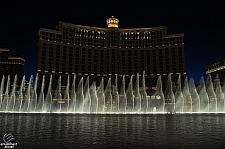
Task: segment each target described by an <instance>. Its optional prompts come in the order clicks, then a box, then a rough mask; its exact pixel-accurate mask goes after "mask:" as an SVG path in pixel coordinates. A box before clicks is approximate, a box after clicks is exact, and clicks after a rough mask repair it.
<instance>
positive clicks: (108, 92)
mask: <svg viewBox="0 0 225 149" xmlns="http://www.w3.org/2000/svg"><path fill="white" fill-rule="evenodd" d="M111 90H112V87H111V77H109V79H108V83H107V85H106V88H105V92H104V93H105V106H106V107H105V112H111V111H112V106H113V103H112V94H111Z"/></svg>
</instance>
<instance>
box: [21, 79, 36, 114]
mask: <svg viewBox="0 0 225 149" xmlns="http://www.w3.org/2000/svg"><path fill="white" fill-rule="evenodd" d="M32 81H33V76H32V75H31V77H30V80H29V84H28V87H27V90H25V95H24V96H23V98H24V100H23V103H22V107H24V108H22V109H21V111H20V112H28V111H29V106H30V97H31V85H32Z"/></svg>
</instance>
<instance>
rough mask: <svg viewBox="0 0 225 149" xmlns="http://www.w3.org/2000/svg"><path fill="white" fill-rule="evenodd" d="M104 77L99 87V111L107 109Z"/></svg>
mask: <svg viewBox="0 0 225 149" xmlns="http://www.w3.org/2000/svg"><path fill="white" fill-rule="evenodd" d="M104 92H105V91H104V78H102V80H101V82H100V85H99V87H98V89H97V96H98V112H104V109H105V93H104Z"/></svg>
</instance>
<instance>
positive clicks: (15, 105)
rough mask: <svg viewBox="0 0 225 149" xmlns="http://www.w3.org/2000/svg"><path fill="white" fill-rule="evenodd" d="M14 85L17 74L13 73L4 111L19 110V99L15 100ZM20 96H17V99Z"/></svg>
mask: <svg viewBox="0 0 225 149" xmlns="http://www.w3.org/2000/svg"><path fill="white" fill-rule="evenodd" d="M16 85H17V75H15V78H14V82H13V86H12V89H11V93H10V96H9V102H8V106H7V108H6V111H19V109H20V100H16ZM20 98H22V97H19V99H20Z"/></svg>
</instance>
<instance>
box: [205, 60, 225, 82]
mask: <svg viewBox="0 0 225 149" xmlns="http://www.w3.org/2000/svg"><path fill="white" fill-rule="evenodd" d="M205 69H206V74H207V75H209V74H210V75H211V77H212V79H213V80H214V79H215V77H216V75H218V77H219V78H218V79H220V83H221V84H222V85H223V84H224V81H225V80H224V79H225V78H224V76H225V59H221V60H218V61H216V62H214V63H213V64H210V65H208V66H206V67H205Z"/></svg>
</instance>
